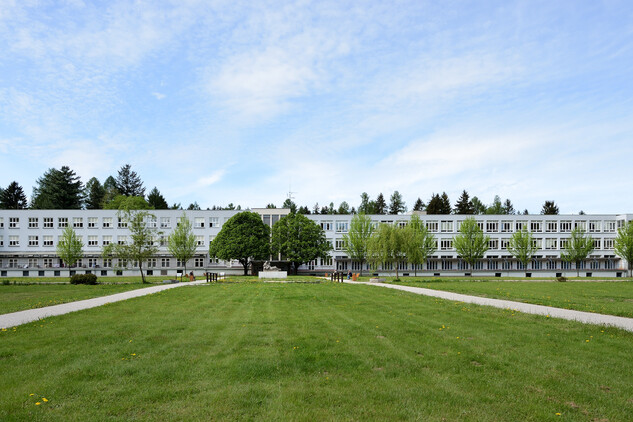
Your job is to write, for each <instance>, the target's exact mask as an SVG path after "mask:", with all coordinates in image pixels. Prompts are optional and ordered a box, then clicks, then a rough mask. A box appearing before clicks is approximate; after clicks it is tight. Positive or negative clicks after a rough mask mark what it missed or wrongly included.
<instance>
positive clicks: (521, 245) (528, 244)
mask: <svg viewBox="0 0 633 422" xmlns="http://www.w3.org/2000/svg"><path fill="white" fill-rule="evenodd" d="M537 250H538V248H537V245H536V242H534V239H533V238H532V232H530V231H529V230H528V229H527V227H526V226H523V228H522V229H521V230H520V231H517V232H514V233H513V234H512V237H511V238H510V242H509V243H508V252H510V253H511V254H512V256H514V257H515V258H516V259H518V260H519V261H520V262H521V263H522V264H523V268H525V269H526V270H527V267H528V264H529V262H530V261H531V260H532V257H533V256H534V254H535V253H536V251H537Z"/></svg>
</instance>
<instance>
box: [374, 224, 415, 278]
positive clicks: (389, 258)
mask: <svg viewBox="0 0 633 422" xmlns="http://www.w3.org/2000/svg"><path fill="white" fill-rule="evenodd" d="M368 252H369V253H368V257H369V261H370V262H371V263H372V264H374V265H378V264H383V265H384V264H391V265H392V266H393V267H394V268H395V269H396V279H398V278H399V277H398V263H399V262H400V261H403V260H404V259H405V258H406V239H405V230H404V229H401V228H399V227H397V226H394V225H392V224H386V223H381V224H380V225H379V226H378V228H377V229H376V230H375V231H374V233H373V234H372V236H371V237H370V238H369V247H368Z"/></svg>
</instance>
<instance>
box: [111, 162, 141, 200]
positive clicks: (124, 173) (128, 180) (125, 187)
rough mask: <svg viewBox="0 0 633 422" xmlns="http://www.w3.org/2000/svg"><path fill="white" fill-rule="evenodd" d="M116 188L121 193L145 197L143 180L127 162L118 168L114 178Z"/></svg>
mask: <svg viewBox="0 0 633 422" xmlns="http://www.w3.org/2000/svg"><path fill="white" fill-rule="evenodd" d="M116 188H117V190H118V191H119V193H120V194H121V195H125V196H142V197H145V188H144V187H143V182H142V181H141V178H140V177H139V175H138V174H136V172H135V171H133V170H132V166H131V165H129V164H125V165H124V166H123V167H121V169H120V170H119V174H118V175H117V178H116Z"/></svg>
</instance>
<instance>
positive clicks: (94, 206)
mask: <svg viewBox="0 0 633 422" xmlns="http://www.w3.org/2000/svg"><path fill="white" fill-rule="evenodd" d="M105 193H106V191H105V188H104V187H103V186H102V185H101V182H99V179H97V178H96V177H93V178H92V179H90V180H88V183H86V189H85V194H84V196H85V198H86V204H85V205H86V209H88V210H98V209H101V208H102V207H103V198H104V197H105Z"/></svg>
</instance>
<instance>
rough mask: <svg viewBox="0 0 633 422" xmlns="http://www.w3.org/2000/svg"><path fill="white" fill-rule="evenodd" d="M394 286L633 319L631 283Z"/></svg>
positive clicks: (434, 282) (424, 283)
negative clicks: (422, 288) (442, 291)
mask: <svg viewBox="0 0 633 422" xmlns="http://www.w3.org/2000/svg"><path fill="white" fill-rule="evenodd" d="M398 284H402V285H407V286H414V287H424V288H427V289H435V290H444V291H448V292H455V293H463V294H469V295H474V296H482V297H490V298H496V299H506V300H514V301H517V302H525V303H534V304H537V305H546V306H554V307H557V308H564V309H574V310H578V311H586V312H595V313H600V314H609V315H617V316H623V317H629V318H633V282H630V281H626V282H615V281H613V282H608V281H605V282H590V281H588V282H587V281H583V282H574V281H572V282H569V281H568V282H564V283H559V282H554V283H551V282H539V281H515V282H512V281H505V282H504V281H485V282H475V281H468V280H467V279H462V281H444V280H441V279H440V280H437V279H434V280H432V281H429V280H424V279H421V280H409V279H406V281H405V279H400V282H399V283H398Z"/></svg>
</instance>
